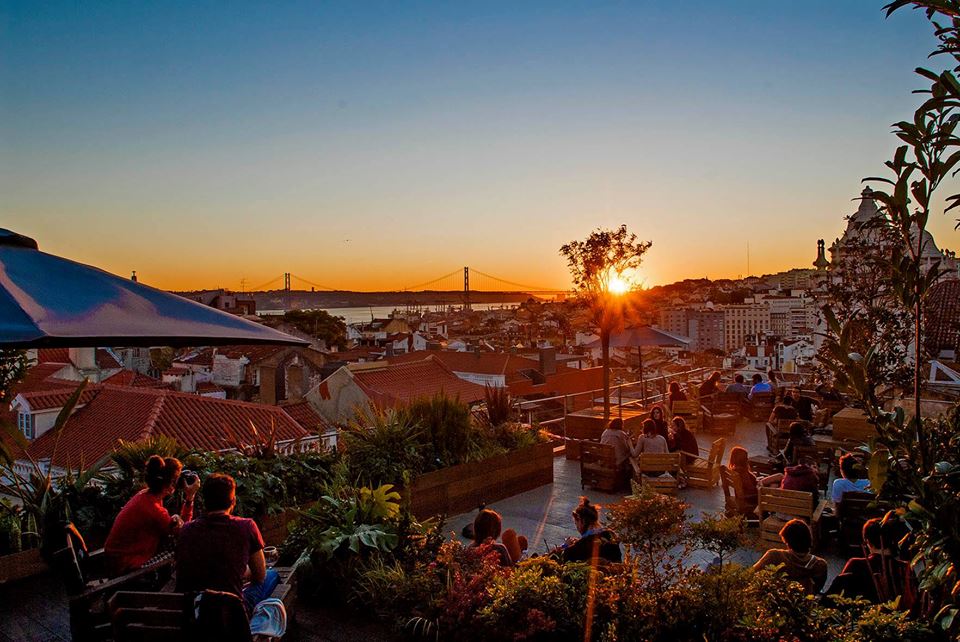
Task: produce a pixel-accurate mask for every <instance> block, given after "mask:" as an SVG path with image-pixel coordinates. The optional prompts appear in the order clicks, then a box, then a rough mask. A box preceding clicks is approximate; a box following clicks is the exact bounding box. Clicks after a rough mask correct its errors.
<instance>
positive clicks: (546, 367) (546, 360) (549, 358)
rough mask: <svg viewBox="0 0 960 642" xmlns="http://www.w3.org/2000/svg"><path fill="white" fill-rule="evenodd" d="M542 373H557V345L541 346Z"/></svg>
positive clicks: (546, 374)
mask: <svg viewBox="0 0 960 642" xmlns="http://www.w3.org/2000/svg"><path fill="white" fill-rule="evenodd" d="M540 373H541V374H543V375H544V376H549V375H554V374H557V349H556V348H555V347H553V346H549V347H546V348H540Z"/></svg>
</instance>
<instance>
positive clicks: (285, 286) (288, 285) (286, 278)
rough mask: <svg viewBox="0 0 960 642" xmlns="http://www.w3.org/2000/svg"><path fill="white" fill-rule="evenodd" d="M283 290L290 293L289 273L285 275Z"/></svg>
mask: <svg viewBox="0 0 960 642" xmlns="http://www.w3.org/2000/svg"><path fill="white" fill-rule="evenodd" d="M283 289H284V291H285V292H289V291H290V273H289V272H284V273H283Z"/></svg>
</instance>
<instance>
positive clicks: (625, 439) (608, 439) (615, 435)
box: [600, 418, 637, 476]
mask: <svg viewBox="0 0 960 642" xmlns="http://www.w3.org/2000/svg"><path fill="white" fill-rule="evenodd" d="M600 443H601V444H606V445H608V446H613V452H614V455H615V456H616V458H617V466H618V467H620V468H622V469H624V471H626V473H627V474H628V476H629V473H630V458H631V457H636V456H637V450H636V448H635V447H634V445H633V442H632V441H631V440H630V435H628V434H627V433H626V431H624V429H623V420H621V419H620V418H616V419H611V420H610V423H609V424H607V427H606V429H605V430H604V431H603V434H601V435H600Z"/></svg>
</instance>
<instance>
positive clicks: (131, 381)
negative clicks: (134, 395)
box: [103, 370, 163, 388]
mask: <svg viewBox="0 0 960 642" xmlns="http://www.w3.org/2000/svg"><path fill="white" fill-rule="evenodd" d="M103 383H109V384H113V385H115V386H131V387H134V388H156V387H157V386H162V385H163V382H162V381H160V380H159V379H154V378H153V377H148V376H147V375H145V374H140V373H139V372H136V371H134V370H121V371H120V372H118V373H117V374H114V375H110V376H109V377H107V378H106V379H104V380H103Z"/></svg>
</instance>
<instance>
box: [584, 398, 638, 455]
mask: <svg viewBox="0 0 960 642" xmlns="http://www.w3.org/2000/svg"><path fill="white" fill-rule="evenodd" d="M622 413H623V414H622V415H621V410H620V409H619V408H611V409H610V419H611V420H612V419H616V418H618V417H621V416H622V417H623V428H624V430H626V431H627V432H628V433H630V434H631V436H636V435H638V434H640V431H641V426H642V425H643V420H644V419H646V418H647V417H648V416H650V411H649V410H644V409H642V408H624V409H623V411H622ZM606 427H607V425H606V424H605V423H604V421H603V408H588V409H586V410H578V411H577V412H571V413H569V414H567V418H566V433H565V434H566V437H567V444H566V455H567V459H580V446H579V444H578V443H577V442H576V441H571V440H580V439H589V440H590V441H600V435H602V434H603V431H604V430H605V429H606Z"/></svg>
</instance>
